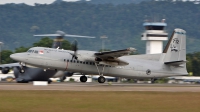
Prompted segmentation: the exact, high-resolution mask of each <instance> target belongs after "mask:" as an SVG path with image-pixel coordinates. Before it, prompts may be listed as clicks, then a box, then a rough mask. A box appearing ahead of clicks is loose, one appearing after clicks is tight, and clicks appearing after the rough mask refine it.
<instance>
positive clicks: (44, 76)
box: [0, 31, 95, 83]
mask: <svg viewBox="0 0 200 112" xmlns="http://www.w3.org/2000/svg"><path fill="white" fill-rule="evenodd" d="M34 36H46V37H49V36H55V37H56V38H55V39H54V43H53V45H52V48H54V49H56V48H62V41H63V37H65V36H67V37H82V38H95V37H91V36H81V35H69V34H65V32H63V31H57V32H56V33H55V34H41V35H34ZM32 53H35V52H32ZM21 66H23V65H21V64H20V63H10V64H2V65H0V69H1V72H2V73H3V74H7V73H8V72H9V71H10V69H11V68H12V69H13V71H14V76H15V78H16V81H17V82H18V83H27V82H29V81H49V82H51V81H50V80H49V78H51V77H61V80H64V79H65V77H66V76H71V75H73V72H68V71H55V70H48V71H44V70H43V69H41V68H35V67H27V66H23V70H25V71H26V73H23V70H21V68H22V67H21Z"/></svg>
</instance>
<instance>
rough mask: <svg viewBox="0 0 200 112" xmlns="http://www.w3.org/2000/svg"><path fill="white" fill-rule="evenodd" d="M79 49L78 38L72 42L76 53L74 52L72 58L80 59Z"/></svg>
mask: <svg viewBox="0 0 200 112" xmlns="http://www.w3.org/2000/svg"><path fill="white" fill-rule="evenodd" d="M77 50H78V42H77V40H75V41H74V42H73V43H72V51H74V54H72V60H73V59H74V58H75V59H76V60H77V59H78V57H77Z"/></svg>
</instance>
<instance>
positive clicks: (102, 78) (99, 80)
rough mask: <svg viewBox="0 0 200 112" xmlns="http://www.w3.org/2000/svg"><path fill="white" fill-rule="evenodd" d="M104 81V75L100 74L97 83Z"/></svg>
mask: <svg viewBox="0 0 200 112" xmlns="http://www.w3.org/2000/svg"><path fill="white" fill-rule="evenodd" d="M105 81H106V79H105V77H103V76H100V77H99V78H98V82H99V83H104V82H105Z"/></svg>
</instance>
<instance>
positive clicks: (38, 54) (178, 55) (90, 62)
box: [10, 29, 188, 83]
mask: <svg viewBox="0 0 200 112" xmlns="http://www.w3.org/2000/svg"><path fill="white" fill-rule="evenodd" d="M131 51H135V49H134V48H128V49H124V50H116V51H108V52H94V51H86V50H79V51H77V52H76V51H75V52H74V51H70V50H61V49H52V48H45V47H33V48H30V49H29V50H28V51H27V52H24V53H16V54H12V55H10V57H11V58H12V59H14V60H16V61H19V62H21V63H23V64H24V65H26V66H34V67H39V68H42V69H44V70H45V71H48V70H55V71H57V70H67V71H70V72H80V73H84V74H99V78H98V82H99V83H104V82H105V78H104V76H103V75H107V76H114V77H123V78H135V79H140V78H142V79H144V78H151V79H155V78H160V77H168V76H179V75H187V74H188V73H187V70H186V32H185V31H184V30H182V29H175V30H174V32H173V34H172V36H171V38H170V40H169V41H168V44H167V45H166V47H165V49H164V51H163V53H160V54H144V55H128V54H129V53H130V52H131ZM22 70H23V68H22ZM23 72H26V71H24V70H23ZM80 81H81V82H86V81H87V77H86V76H85V75H83V76H81V77H80Z"/></svg>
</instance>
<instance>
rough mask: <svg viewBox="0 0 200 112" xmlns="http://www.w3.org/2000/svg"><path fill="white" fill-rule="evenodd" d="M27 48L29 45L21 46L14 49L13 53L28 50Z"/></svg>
mask: <svg viewBox="0 0 200 112" xmlns="http://www.w3.org/2000/svg"><path fill="white" fill-rule="evenodd" d="M28 49H29V47H23V46H21V47H19V48H16V49H15V53H20V52H26V51H28Z"/></svg>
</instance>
